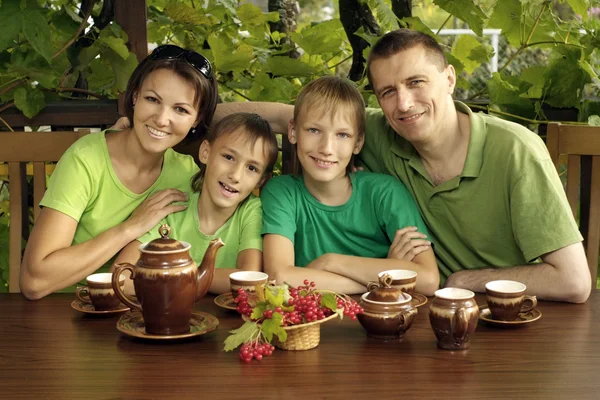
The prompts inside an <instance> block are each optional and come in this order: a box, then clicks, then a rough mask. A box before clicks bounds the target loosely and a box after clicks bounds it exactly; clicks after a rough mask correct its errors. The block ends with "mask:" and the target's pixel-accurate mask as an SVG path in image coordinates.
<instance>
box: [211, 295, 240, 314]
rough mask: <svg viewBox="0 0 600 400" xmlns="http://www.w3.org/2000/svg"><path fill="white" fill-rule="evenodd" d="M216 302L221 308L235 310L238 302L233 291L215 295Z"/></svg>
mask: <svg viewBox="0 0 600 400" xmlns="http://www.w3.org/2000/svg"><path fill="white" fill-rule="evenodd" d="M214 301H215V304H216V305H218V306H219V307H221V308H226V309H228V310H234V311H235V309H236V308H237V303H236V302H235V301H233V295H232V294H231V292H227V293H223V294H220V295H218V296H217V297H215V300H214Z"/></svg>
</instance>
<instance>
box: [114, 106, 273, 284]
mask: <svg viewBox="0 0 600 400" xmlns="http://www.w3.org/2000/svg"><path fill="white" fill-rule="evenodd" d="M277 153H278V148H277V140H276V138H275V135H274V134H273V133H272V131H271V127H270V126H269V124H268V122H267V121H265V120H264V119H262V118H261V117H260V116H258V115H256V114H249V113H237V114H231V115H229V116H227V117H225V118H223V119H222V120H221V121H219V122H218V123H217V124H216V125H214V126H213V127H211V128H210V130H209V133H208V135H207V136H206V139H205V140H204V141H203V142H202V144H201V145H200V150H199V159H200V162H201V163H202V165H201V167H200V171H199V172H198V173H197V174H196V175H195V176H194V177H193V178H192V180H191V189H192V193H189V194H188V197H189V204H190V206H189V207H188V208H187V209H186V210H185V211H182V212H178V213H173V214H170V215H169V216H167V217H166V218H165V219H163V220H162V221H161V222H160V223H159V224H158V225H156V226H155V227H154V228H153V229H152V230H151V231H149V232H148V233H146V234H145V235H143V236H142V237H140V238H139V239H138V240H135V241H133V242H131V243H130V244H129V245H127V247H125V248H124V249H123V251H121V253H120V254H119V256H118V258H117V260H116V261H115V263H121V262H129V263H132V264H133V263H135V262H136V261H137V260H138V258H139V251H138V248H139V246H140V244H141V243H146V242H150V241H151V240H154V239H157V238H158V237H160V234H159V233H158V228H159V227H160V225H162V224H168V225H169V226H170V227H171V237H172V238H175V239H177V240H184V241H186V242H188V243H190V244H191V245H192V248H191V250H190V253H191V256H192V259H194V261H196V263H199V262H201V261H202V258H203V257H204V253H205V252H206V249H207V248H208V244H209V243H210V241H211V240H213V239H216V238H221V239H222V240H223V242H224V243H225V246H224V247H223V248H222V249H220V250H219V251H218V253H217V258H216V261H215V276H214V279H213V282H212V284H211V286H210V289H209V291H210V292H211V293H213V294H221V293H226V292H228V291H229V290H230V288H229V274H230V273H232V272H235V271H237V270H246V271H261V270H262V237H261V229H262V208H261V201H260V199H259V198H258V197H256V196H254V195H253V194H252V191H253V190H254V189H257V188H260V187H262V185H263V184H264V183H265V182H266V181H267V179H268V178H269V177H270V175H271V173H272V171H273V166H274V164H275V162H276V161H277ZM126 289H127V292H129V293H133V288H132V285H131V281H130V280H129V282H128V283H127V288H126Z"/></svg>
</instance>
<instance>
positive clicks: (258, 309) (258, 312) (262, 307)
mask: <svg viewBox="0 0 600 400" xmlns="http://www.w3.org/2000/svg"><path fill="white" fill-rule="evenodd" d="M265 311H267V303H265V302H264V301H261V302H258V304H256V305H255V306H254V308H252V314H251V315H250V318H252V319H260V318H262V316H263V313H264V312H265Z"/></svg>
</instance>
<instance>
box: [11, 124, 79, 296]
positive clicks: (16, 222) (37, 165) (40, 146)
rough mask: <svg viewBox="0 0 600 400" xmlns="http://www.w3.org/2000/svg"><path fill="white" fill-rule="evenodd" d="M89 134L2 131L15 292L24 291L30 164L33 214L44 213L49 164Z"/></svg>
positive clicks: (12, 284)
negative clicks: (21, 274) (21, 278)
mask: <svg viewBox="0 0 600 400" xmlns="http://www.w3.org/2000/svg"><path fill="white" fill-rule="evenodd" d="M87 133H88V132H87V131H79V132H72V131H63V132H0V162H6V163H8V182H9V186H8V189H9V194H10V229H9V245H8V252H9V282H8V289H9V291H10V292H11V293H18V292H20V287H19V268H20V267H21V243H22V240H23V239H27V238H28V237H29V204H30V203H29V201H28V190H27V173H26V165H27V163H32V164H33V215H34V221H35V220H36V219H37V217H38V215H39V213H40V207H39V204H40V201H41V200H42V197H43V196H44V192H45V191H46V164H45V163H46V162H50V161H58V160H59V159H60V157H61V156H62V155H63V153H64V152H65V151H66V150H67V149H68V148H69V146H71V145H72V144H73V143H75V141H77V140H78V139H79V138H81V137H82V136H84V135H86V134H87Z"/></svg>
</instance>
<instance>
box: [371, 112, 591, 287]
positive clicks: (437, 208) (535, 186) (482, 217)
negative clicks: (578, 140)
mask: <svg viewBox="0 0 600 400" xmlns="http://www.w3.org/2000/svg"><path fill="white" fill-rule="evenodd" d="M455 104H456V108H457V110H458V111H460V112H463V113H466V114H468V115H469V117H470V123H471V136H470V139H469V147H468V150H467V159H466V161H465V166H464V168H463V172H462V174H461V175H460V176H457V177H455V178H453V179H451V180H449V181H447V182H444V183H443V184H441V185H439V186H435V185H434V184H433V183H432V181H431V179H430V178H429V174H428V173H427V171H426V169H425V167H424V166H423V163H422V162H421V159H420V157H419V154H418V153H417V152H416V150H415V148H414V147H413V146H412V145H411V144H410V143H409V142H408V141H406V140H404V139H402V138H401V137H400V136H399V135H398V134H396V132H394V130H393V129H392V128H391V127H390V126H389V124H388V123H387V121H386V119H385V116H384V115H383V112H382V111H381V110H379V109H368V110H367V130H366V141H365V145H364V147H363V149H362V151H361V153H360V162H361V164H362V165H363V166H364V167H365V168H367V169H368V170H371V171H374V172H382V173H387V174H390V175H393V176H396V177H397V178H399V179H400V180H401V181H402V182H403V183H404V184H405V185H406V187H407V188H408V190H409V191H410V192H411V194H412V195H413V197H414V198H415V200H416V202H417V205H418V206H419V211H420V212H421V215H422V217H423V219H424V220H425V222H426V223H427V226H428V227H429V233H430V235H431V240H432V242H433V243H435V248H434V251H435V253H436V256H437V260H438V266H439V269H440V274H441V277H442V280H445V278H447V277H448V276H449V275H450V274H452V272H455V271H459V270H462V269H474V268H485V267H490V266H495V267H506V266H514V265H524V264H527V263H530V262H533V261H535V260H537V259H538V258H539V257H540V256H541V255H543V254H545V253H549V252H551V251H554V250H558V249H560V248H562V247H565V246H567V245H570V244H573V243H578V242H580V241H581V240H582V237H581V235H580V233H579V230H578V228H577V224H576V222H575V220H574V218H573V215H572V213H571V209H570V208H569V205H568V202H567V199H566V196H565V193H564V190H563V187H562V184H561V181H560V179H559V177H558V174H557V173H556V169H555V167H554V164H553V163H552V160H551V159H550V155H549V154H548V150H547V149H546V146H545V144H544V142H543V141H542V140H541V139H540V137H539V136H538V135H536V134H535V133H533V132H531V131H530V130H529V129H527V128H525V127H523V126H521V125H518V124H515V123H512V122H509V121H505V120H503V119H500V118H496V117H493V116H489V115H486V114H481V113H479V114H474V113H473V112H471V110H470V109H469V107H467V106H466V105H464V104H463V103H460V102H455Z"/></svg>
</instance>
